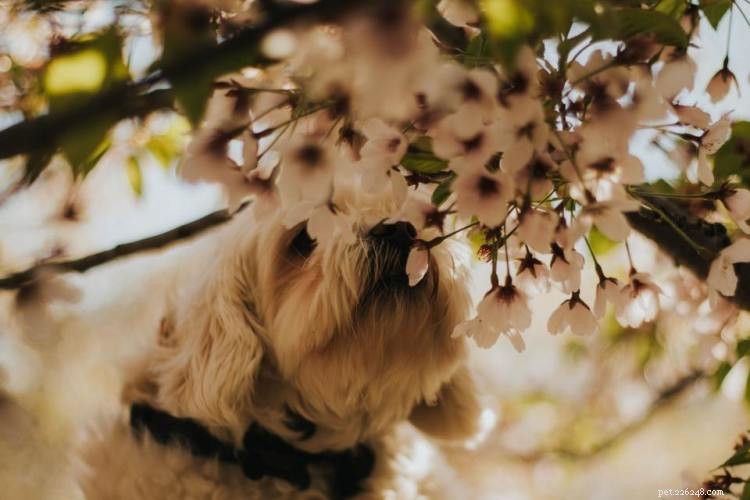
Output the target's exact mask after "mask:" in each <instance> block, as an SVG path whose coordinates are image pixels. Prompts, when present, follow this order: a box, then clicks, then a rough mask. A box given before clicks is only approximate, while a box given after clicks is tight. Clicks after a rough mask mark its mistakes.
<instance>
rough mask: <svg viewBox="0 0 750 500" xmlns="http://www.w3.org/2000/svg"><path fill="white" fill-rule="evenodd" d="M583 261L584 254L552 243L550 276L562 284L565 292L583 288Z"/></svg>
mask: <svg viewBox="0 0 750 500" xmlns="http://www.w3.org/2000/svg"><path fill="white" fill-rule="evenodd" d="M583 263H584V258H583V255H581V254H580V253H578V252H577V251H576V250H574V249H573V248H562V247H560V246H559V245H557V244H556V243H555V244H553V245H552V262H551V263H550V278H552V280H553V281H556V282H558V283H559V284H560V287H561V288H562V291H563V292H565V293H572V292H574V291H576V290H578V289H579V288H581V269H582V268H583Z"/></svg>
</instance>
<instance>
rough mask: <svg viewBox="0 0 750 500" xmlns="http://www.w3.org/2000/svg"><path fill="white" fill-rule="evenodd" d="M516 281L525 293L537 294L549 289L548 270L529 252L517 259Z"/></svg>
mask: <svg viewBox="0 0 750 500" xmlns="http://www.w3.org/2000/svg"><path fill="white" fill-rule="evenodd" d="M515 279H516V283H518V287H519V288H520V289H521V290H523V291H524V292H526V294H527V295H529V296H531V295H539V294H542V293H546V292H547V291H549V270H548V269H547V266H546V265H544V263H542V261H540V260H539V259H537V258H535V257H534V256H533V255H532V254H531V252H526V255H525V256H524V257H523V258H522V259H519V264H518V270H517V271H516V278H515Z"/></svg>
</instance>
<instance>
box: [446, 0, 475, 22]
mask: <svg viewBox="0 0 750 500" xmlns="http://www.w3.org/2000/svg"><path fill="white" fill-rule="evenodd" d="M437 10H438V12H440V14H441V15H442V16H443V17H444V18H445V19H446V21H448V22H449V23H451V24H453V25H455V26H462V27H466V26H469V25H472V24H474V23H476V22H477V21H478V20H479V13H478V12H477V9H476V6H475V5H474V3H473V2H470V1H468V0H440V2H439V3H438V5H437Z"/></svg>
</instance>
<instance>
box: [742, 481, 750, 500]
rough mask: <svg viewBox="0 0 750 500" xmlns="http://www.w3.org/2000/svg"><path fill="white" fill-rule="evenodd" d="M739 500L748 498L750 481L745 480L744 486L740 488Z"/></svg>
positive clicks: (749, 498) (749, 496) (749, 497)
mask: <svg viewBox="0 0 750 500" xmlns="http://www.w3.org/2000/svg"><path fill="white" fill-rule="evenodd" d="M740 500H750V481H747V480H746V481H745V486H744V487H743V488H742V494H741V495H740Z"/></svg>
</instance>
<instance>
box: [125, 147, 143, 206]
mask: <svg viewBox="0 0 750 500" xmlns="http://www.w3.org/2000/svg"><path fill="white" fill-rule="evenodd" d="M125 169H126V171H127V174H128V182H129V183H130V187H131V189H132V190H133V192H134V193H135V195H136V196H137V197H138V198H140V197H141V195H143V174H142V172H141V165H140V164H139V163H138V158H136V157H135V156H131V157H130V158H128V161H127V163H126V164H125Z"/></svg>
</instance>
